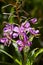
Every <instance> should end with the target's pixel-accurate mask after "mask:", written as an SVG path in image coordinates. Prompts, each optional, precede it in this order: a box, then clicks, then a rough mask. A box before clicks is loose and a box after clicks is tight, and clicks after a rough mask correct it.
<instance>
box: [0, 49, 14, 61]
mask: <svg viewBox="0 0 43 65" xmlns="http://www.w3.org/2000/svg"><path fill="white" fill-rule="evenodd" d="M0 52H2V53H4V54H6V55H7V56H9V57H10V58H11V59H13V57H12V56H11V55H10V54H9V53H7V52H6V51H4V50H2V49H0ZM13 60H14V59H13Z"/></svg>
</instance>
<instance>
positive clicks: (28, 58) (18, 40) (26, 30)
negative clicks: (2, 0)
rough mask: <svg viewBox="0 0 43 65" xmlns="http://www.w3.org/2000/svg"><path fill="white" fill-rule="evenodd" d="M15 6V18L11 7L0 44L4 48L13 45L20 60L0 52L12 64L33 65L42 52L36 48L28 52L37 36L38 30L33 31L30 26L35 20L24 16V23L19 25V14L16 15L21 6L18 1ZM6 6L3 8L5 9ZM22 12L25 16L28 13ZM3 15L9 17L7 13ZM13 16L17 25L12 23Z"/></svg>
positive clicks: (0, 50)
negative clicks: (7, 57)
mask: <svg viewBox="0 0 43 65" xmlns="http://www.w3.org/2000/svg"><path fill="white" fill-rule="evenodd" d="M10 5H11V4H10ZM15 5H16V6H15V8H16V15H17V16H16V15H13V14H14V7H12V9H11V13H10V16H9V18H8V19H9V21H10V22H9V23H6V25H5V26H4V28H3V37H2V38H0V42H1V43H2V44H3V45H4V46H10V45H11V44H13V45H14V47H15V50H16V51H17V52H18V56H19V57H20V59H17V58H16V59H14V57H13V56H12V55H10V54H9V53H7V52H6V51H4V50H2V49H0V52H3V53H5V54H6V55H8V56H9V57H10V58H11V59H13V60H14V62H16V63H18V64H19V65H33V62H34V60H35V58H36V57H37V56H38V55H39V54H40V53H42V52H43V49H38V48H35V49H33V50H32V51H30V47H31V46H32V44H33V43H32V41H33V38H34V37H37V36H39V30H38V29H35V28H34V27H33V26H32V25H34V24H35V23H37V18H31V19H29V20H28V19H27V18H26V17H25V16H23V18H26V19H25V21H24V20H23V21H24V22H22V23H21V20H20V17H19V13H18V12H19V11H21V10H19V9H20V7H21V4H20V6H19V4H18V0H17V2H16V4H15ZM7 6H9V5H7ZM7 6H5V7H7ZM18 6H19V7H18ZM3 8H4V7H3ZM3 8H2V9H3ZM23 12H24V13H25V15H26V16H27V14H28V13H27V12H25V11H24V10H23ZM4 14H7V15H9V13H4ZM13 16H14V17H17V20H18V22H19V24H17V23H14V22H13V21H12V20H13ZM21 57H22V58H21Z"/></svg>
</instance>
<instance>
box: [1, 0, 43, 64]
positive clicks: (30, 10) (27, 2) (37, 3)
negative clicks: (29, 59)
mask: <svg viewBox="0 0 43 65" xmlns="http://www.w3.org/2000/svg"><path fill="white" fill-rule="evenodd" d="M15 2H16V0H0V37H2V29H3V27H4V23H3V22H9V21H10V22H15V23H18V21H17V19H16V17H12V16H11V17H10V19H8V17H9V14H3V13H5V12H6V13H13V14H15V12H14V11H15V9H14V10H13V8H12V6H15ZM19 2H20V3H22V7H21V8H20V10H21V11H22V10H23V12H20V14H19V16H20V17H21V16H25V17H27V18H34V17H35V18H37V20H38V23H37V24H35V25H33V26H34V27H35V28H38V29H39V30H40V36H39V38H34V39H33V44H32V46H31V49H34V48H37V47H38V48H43V0H19ZM8 4H12V6H8V7H5V8H3V7H4V6H6V5H8ZM0 49H3V50H5V51H7V52H8V53H9V54H11V55H12V56H14V58H16V57H17V58H18V54H17V52H16V51H15V48H14V46H13V45H12V44H11V45H10V46H9V47H6V46H3V44H1V43H0ZM13 63H14V61H13V60H12V59H11V58H9V57H8V56H6V55H5V54H3V53H1V52H0V65H14V64H13ZM15 65H18V64H16V63H15ZM34 65H43V53H42V54H40V55H39V56H38V58H36V60H35V62H34Z"/></svg>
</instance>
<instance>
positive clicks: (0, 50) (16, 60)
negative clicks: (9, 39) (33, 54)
mask: <svg viewBox="0 0 43 65" xmlns="http://www.w3.org/2000/svg"><path fill="white" fill-rule="evenodd" d="M0 52H2V53H4V54H6V55H7V56H9V57H10V58H11V59H13V60H14V61H15V62H17V63H18V64H19V65H22V62H21V61H19V60H18V59H14V58H13V57H12V56H11V55H10V54H9V53H7V52H6V51H4V50H2V49H0Z"/></svg>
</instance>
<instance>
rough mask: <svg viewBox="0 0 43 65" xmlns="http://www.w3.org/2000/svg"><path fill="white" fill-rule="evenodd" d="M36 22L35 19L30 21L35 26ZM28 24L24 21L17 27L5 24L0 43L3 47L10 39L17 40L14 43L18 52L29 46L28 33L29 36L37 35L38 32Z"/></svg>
mask: <svg viewBox="0 0 43 65" xmlns="http://www.w3.org/2000/svg"><path fill="white" fill-rule="evenodd" d="M36 21H37V19H36V18H33V19H31V20H30V23H33V24H35V23H36ZM30 23H29V22H28V21H26V22H24V23H22V24H21V25H19V26H15V25H14V24H7V25H6V26H5V27H4V29H3V36H4V38H1V39H0V42H1V43H4V44H5V45H9V44H10V43H11V40H12V39H15V38H17V40H16V43H17V45H18V49H19V51H21V50H22V49H23V48H24V47H26V46H31V44H32V42H31V41H29V36H28V33H30V35H37V34H38V33H39V30H35V29H34V28H32V27H31V25H30Z"/></svg>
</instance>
